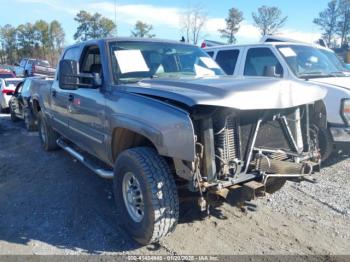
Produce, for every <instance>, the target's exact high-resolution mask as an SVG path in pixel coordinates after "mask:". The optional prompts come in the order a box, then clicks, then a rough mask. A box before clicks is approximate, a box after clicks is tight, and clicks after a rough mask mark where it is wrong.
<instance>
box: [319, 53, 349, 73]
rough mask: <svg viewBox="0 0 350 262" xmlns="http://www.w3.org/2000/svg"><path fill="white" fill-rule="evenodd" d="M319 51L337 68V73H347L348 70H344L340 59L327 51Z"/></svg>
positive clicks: (344, 66) (343, 64) (344, 67)
mask: <svg viewBox="0 0 350 262" xmlns="http://www.w3.org/2000/svg"><path fill="white" fill-rule="evenodd" d="M320 51H321V52H322V53H323V54H325V55H326V56H327V58H328V59H329V60H330V61H331V62H332V63H333V64H334V66H336V67H337V69H338V71H341V72H349V69H347V68H346V65H345V63H344V62H343V61H342V60H341V59H340V57H339V56H338V55H337V54H336V53H334V52H332V51H329V50H325V49H320Z"/></svg>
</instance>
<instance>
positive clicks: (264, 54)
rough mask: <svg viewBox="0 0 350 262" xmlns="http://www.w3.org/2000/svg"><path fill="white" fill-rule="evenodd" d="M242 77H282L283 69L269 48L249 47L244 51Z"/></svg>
mask: <svg viewBox="0 0 350 262" xmlns="http://www.w3.org/2000/svg"><path fill="white" fill-rule="evenodd" d="M242 69H243V72H242V73H243V75H244V76H257V77H277V78H281V77H283V75H284V71H285V70H284V68H283V66H282V65H281V63H280V62H279V60H278V58H277V57H276V55H275V54H274V52H273V51H272V50H271V48H269V47H251V48H249V49H248V50H247V51H246V56H245V63H244V68H242Z"/></svg>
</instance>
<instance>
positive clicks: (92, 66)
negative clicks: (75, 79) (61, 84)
mask: <svg viewBox="0 0 350 262" xmlns="http://www.w3.org/2000/svg"><path fill="white" fill-rule="evenodd" d="M80 68H81V72H82V73H98V74H100V76H101V77H102V64H101V55H100V49H99V48H98V46H90V47H87V48H85V51H84V54H83V56H82V58H81V60H80ZM83 81H90V82H91V80H89V79H84V80H83ZM86 84H88V83H86Z"/></svg>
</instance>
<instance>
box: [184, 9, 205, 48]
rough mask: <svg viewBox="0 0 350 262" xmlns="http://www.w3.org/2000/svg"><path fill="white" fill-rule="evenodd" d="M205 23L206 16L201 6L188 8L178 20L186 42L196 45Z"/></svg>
mask: <svg viewBox="0 0 350 262" xmlns="http://www.w3.org/2000/svg"><path fill="white" fill-rule="evenodd" d="M206 22H207V14H206V12H205V10H204V8H203V7H202V6H201V5H197V6H195V7H190V8H188V9H187V10H186V11H185V14H184V15H183V16H182V17H181V19H180V23H181V26H182V31H183V33H184V34H185V37H186V42H188V43H189V42H191V43H192V44H194V45H197V44H198V40H199V38H200V37H201V33H202V31H203V29H204V26H205V24H206Z"/></svg>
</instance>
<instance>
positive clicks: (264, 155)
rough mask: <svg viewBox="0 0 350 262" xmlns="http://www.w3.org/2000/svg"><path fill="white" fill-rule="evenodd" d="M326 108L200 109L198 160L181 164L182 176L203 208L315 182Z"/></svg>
mask: <svg viewBox="0 0 350 262" xmlns="http://www.w3.org/2000/svg"><path fill="white" fill-rule="evenodd" d="M324 108H325V107H324V104H323V102H322V101H318V102H315V103H313V104H307V105H301V106H296V107H292V108H286V109H266V110H237V109H233V108H223V107H210V106H197V107H194V108H193V110H192V112H191V118H192V121H193V124H194V128H195V137H196V160H195V161H194V162H185V161H175V166H176V171H177V174H178V175H179V176H180V177H182V178H185V179H186V180H189V181H190V182H189V187H190V189H191V190H192V191H198V192H200V194H201V196H202V197H203V198H202V199H203V203H206V200H208V199H210V198H211V196H213V195H214V196H220V197H222V198H224V199H226V200H228V201H229V202H231V203H233V204H235V203H238V202H243V201H246V200H251V199H253V198H255V197H256V196H260V195H264V194H265V192H268V193H272V192H274V191H277V190H278V189H279V188H280V187H282V186H283V184H284V182H285V181H286V180H293V181H305V180H307V181H313V176H312V175H313V174H314V173H315V172H317V171H319V167H320V159H321V156H320V150H319V148H318V130H319V129H320V128H324V127H325V125H326V112H325V109H324Z"/></svg>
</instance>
